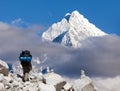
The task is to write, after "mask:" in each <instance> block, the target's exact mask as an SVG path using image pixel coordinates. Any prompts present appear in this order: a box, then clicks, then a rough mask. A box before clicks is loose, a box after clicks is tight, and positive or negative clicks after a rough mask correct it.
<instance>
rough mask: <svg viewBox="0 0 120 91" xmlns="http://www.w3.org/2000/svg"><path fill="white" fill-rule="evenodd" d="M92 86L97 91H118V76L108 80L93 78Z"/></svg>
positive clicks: (119, 84) (119, 82)
mask: <svg viewBox="0 0 120 91" xmlns="http://www.w3.org/2000/svg"><path fill="white" fill-rule="evenodd" d="M93 81H94V84H95V85H96V86H97V88H98V89H99V91H119V90H120V76H117V77H111V78H110V77H109V78H93Z"/></svg>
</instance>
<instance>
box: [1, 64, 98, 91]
mask: <svg viewBox="0 0 120 91" xmlns="http://www.w3.org/2000/svg"><path fill="white" fill-rule="evenodd" d="M17 66H18V65H17ZM15 68H16V67H15ZM18 68H19V67H18ZM14 71H15V70H14ZM16 71H17V72H18V69H16ZM29 77H30V79H29V81H26V82H23V81H22V76H21V75H20V74H17V73H15V72H14V73H9V75H8V76H4V75H3V74H0V91H97V90H96V89H95V86H94V84H93V82H92V80H91V79H90V78H89V77H88V76H86V75H85V72H84V71H83V70H82V71H81V77H80V79H77V80H76V81H75V83H74V84H71V83H69V82H67V81H66V80H65V78H63V77H62V76H61V75H59V74H57V73H55V72H53V70H50V69H49V67H47V73H46V74H42V73H41V72H40V73H38V72H35V73H34V72H32V73H31V74H29Z"/></svg>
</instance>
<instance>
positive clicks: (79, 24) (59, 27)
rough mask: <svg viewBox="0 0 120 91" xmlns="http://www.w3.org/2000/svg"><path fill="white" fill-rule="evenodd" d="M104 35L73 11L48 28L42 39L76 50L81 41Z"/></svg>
mask: <svg viewBox="0 0 120 91" xmlns="http://www.w3.org/2000/svg"><path fill="white" fill-rule="evenodd" d="M104 35H106V33H104V32H103V31H101V30H100V29H99V28H97V27H96V26H95V25H94V24H92V23H90V22H89V21H88V20H87V19H86V18H85V17H84V16H83V15H81V14H80V13H79V12H78V11H76V10H75V11H73V12H72V13H71V14H69V13H67V14H66V15H65V17H64V18H63V19H62V20H61V21H60V22H58V23H54V24H53V25H52V26H51V27H49V29H48V30H47V31H45V32H44V33H43V34H42V39H43V40H48V41H52V42H57V43H60V44H62V45H66V46H72V47H75V48H77V47H80V46H81V45H82V44H81V41H83V40H85V39H86V38H88V37H96V36H104Z"/></svg>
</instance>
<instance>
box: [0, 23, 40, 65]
mask: <svg viewBox="0 0 120 91" xmlns="http://www.w3.org/2000/svg"><path fill="white" fill-rule="evenodd" d="M40 30H42V27H41V26H38V25H35V24H34V25H31V26H28V27H27V28H25V29H24V28H22V27H18V26H14V25H11V24H8V23H4V22H0V58H1V59H5V60H6V61H7V62H8V61H9V62H10V61H11V63H12V62H13V61H15V60H18V59H17V57H18V53H19V52H20V51H21V50H24V49H32V48H34V46H35V45H37V43H38V42H39V41H40V37H39V36H38V35H37V32H38V31H40Z"/></svg>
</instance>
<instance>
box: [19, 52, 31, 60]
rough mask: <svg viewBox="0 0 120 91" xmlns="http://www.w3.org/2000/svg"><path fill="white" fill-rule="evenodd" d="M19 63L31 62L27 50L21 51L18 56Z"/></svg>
mask: <svg viewBox="0 0 120 91" xmlns="http://www.w3.org/2000/svg"><path fill="white" fill-rule="evenodd" d="M19 60H20V61H21V62H31V60H32V55H31V53H30V51H29V50H25V51H22V52H21V53H20V56H19Z"/></svg>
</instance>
